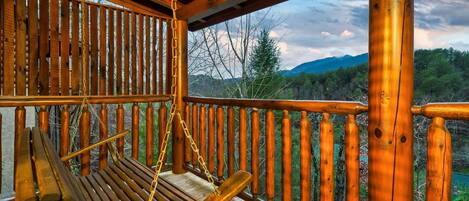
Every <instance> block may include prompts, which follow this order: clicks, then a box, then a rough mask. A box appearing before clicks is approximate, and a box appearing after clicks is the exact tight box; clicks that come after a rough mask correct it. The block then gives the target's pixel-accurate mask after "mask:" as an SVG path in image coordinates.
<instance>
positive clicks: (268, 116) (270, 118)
mask: <svg viewBox="0 0 469 201" xmlns="http://www.w3.org/2000/svg"><path fill="white" fill-rule="evenodd" d="M265 148H266V150H265V158H266V164H265V170H266V179H265V186H266V198H267V200H274V197H275V116H274V112H273V111H272V110H267V112H266V113H265Z"/></svg>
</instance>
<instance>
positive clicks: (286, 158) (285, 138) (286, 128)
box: [282, 110, 292, 200]
mask: <svg viewBox="0 0 469 201" xmlns="http://www.w3.org/2000/svg"><path fill="white" fill-rule="evenodd" d="M291 165H292V139H291V120H290V115H289V114H288V111H287V110H284V111H283V117H282V200H291V199H292V180H291V178H292V167H291Z"/></svg>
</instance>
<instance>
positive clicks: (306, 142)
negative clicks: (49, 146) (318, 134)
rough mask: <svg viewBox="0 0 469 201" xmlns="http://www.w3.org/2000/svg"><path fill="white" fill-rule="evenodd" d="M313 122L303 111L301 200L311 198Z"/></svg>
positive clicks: (301, 125) (301, 126) (301, 124)
mask: <svg viewBox="0 0 469 201" xmlns="http://www.w3.org/2000/svg"><path fill="white" fill-rule="evenodd" d="M311 155H312V154H311V122H310V121H309V119H308V113H307V112H305V111H302V112H301V120H300V170H301V172H300V189H301V192H300V200H301V201H309V200H311Z"/></svg>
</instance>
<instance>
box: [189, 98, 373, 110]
mask: <svg viewBox="0 0 469 201" xmlns="http://www.w3.org/2000/svg"><path fill="white" fill-rule="evenodd" d="M184 101H186V102H193V103H203V104H215V105H224V106H240V107H253V108H259V109H273V110H293V111H307V112H322V113H334V114H360V113H364V112H366V111H367V110H368V107H367V106H366V105H364V104H363V103H361V102H354V101H309V100H308V101H306V100H272V99H235V98H211V97H193V96H188V97H184Z"/></svg>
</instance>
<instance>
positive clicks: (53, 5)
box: [41, 0, 60, 95]
mask: <svg viewBox="0 0 469 201" xmlns="http://www.w3.org/2000/svg"><path fill="white" fill-rule="evenodd" d="M49 8H50V10H49V15H50V16H49V33H50V38H49V61H50V66H49V67H50V71H49V80H50V94H51V95H58V94H59V79H60V78H59V77H60V74H59V73H60V72H59V1H58V0H50V1H49ZM41 49H42V48H41Z"/></svg>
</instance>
